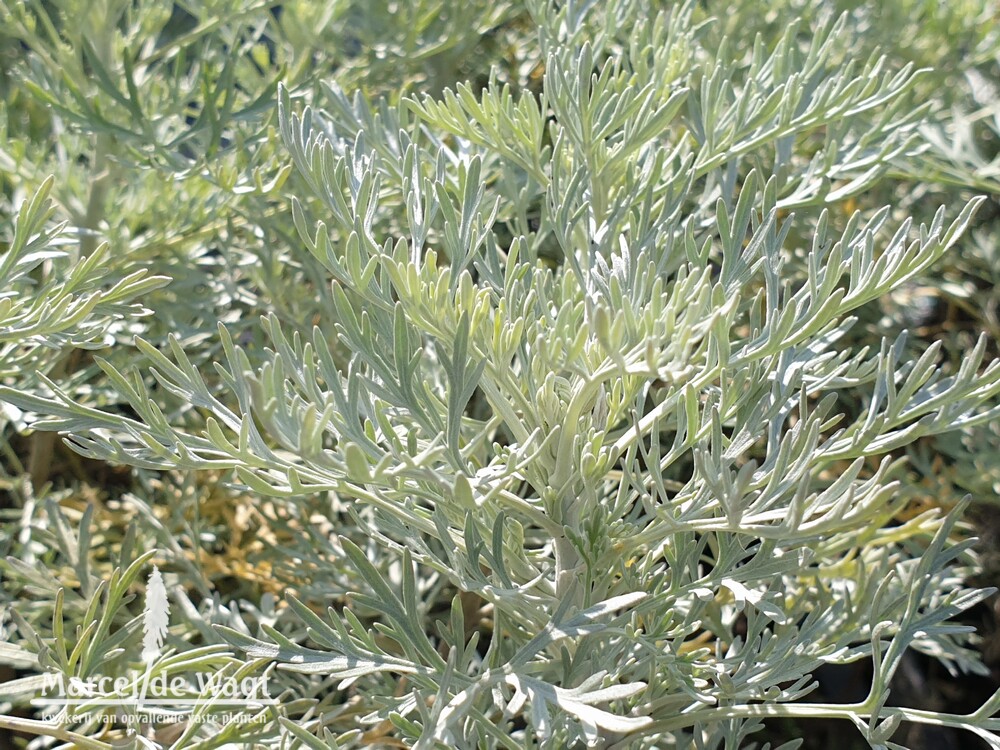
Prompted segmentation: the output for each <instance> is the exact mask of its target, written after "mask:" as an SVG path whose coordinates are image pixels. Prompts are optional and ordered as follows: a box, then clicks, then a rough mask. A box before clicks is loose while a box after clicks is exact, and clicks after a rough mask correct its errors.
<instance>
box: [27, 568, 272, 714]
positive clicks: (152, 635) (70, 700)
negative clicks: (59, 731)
mask: <svg viewBox="0 0 1000 750" xmlns="http://www.w3.org/2000/svg"><path fill="white" fill-rule="evenodd" d="M169 626H170V600H169V599H168V596H167V589H166V586H165V585H164V583H163V576H162V575H161V573H160V571H159V569H158V568H157V567H156V566H154V567H153V571H152V573H150V576H149V579H148V582H147V584H146V602H145V606H144V608H143V612H142V632H143V637H142V654H141V658H142V663H143V669H141V670H130V671H129V673H128V674H119V675H117V676H112V675H91V676H89V677H87V678H85V679H81V678H78V677H72V678H70V679H68V680H67V679H66V678H65V676H64V675H62V674H52V673H50V674H48V675H46V678H45V681H44V683H43V686H42V697H39V698H35V699H34V700H32V701H31V702H32V704H33V705H35V706H37V707H38V708H39V709H40V711H41V713H42V714H43V718H44V719H48V720H52V719H55V718H57V717H58V718H59V719H60V720H62V721H83V720H87V719H95V718H96V719H99V720H103V721H105V722H116V723H125V724H132V723H143V724H153V723H165V722H178V721H197V720H199V718H200V717H201V715H202V714H203V713H204V712H202V711H198V712H195V709H196V708H198V707H200V706H202V707H203V706H204V705H205V703H206V702H209V703H210V704H211V707H212V709H213V710H212V711H211V712H209V713H208V714H206V715H205V716H204V719H205V720H209V719H210V720H212V721H223V722H225V721H234V722H241V721H245V722H248V721H251V720H252V719H253V714H254V713H256V712H257V711H258V710H259V709H261V708H264V707H265V706H274V705H277V701H276V700H274V699H272V698H271V697H270V695H269V693H268V685H267V680H268V673H266V672H265V673H264V674H262V675H250V676H237V675H233V674H232V673H231V672H229V671H227V670H221V671H212V672H200V671H196V670H192V669H191V668H190V665H185V663H184V662H185V660H184V659H178V658H174V659H169V658H164V657H165V655H164V642H165V640H166V638H167V636H168V634H169ZM166 656H168V657H169V656H170V654H167V655H166ZM196 663H197V662H196ZM109 709H110V710H109ZM220 710H221V711H222V712H223V714H222V715H220Z"/></svg>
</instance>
